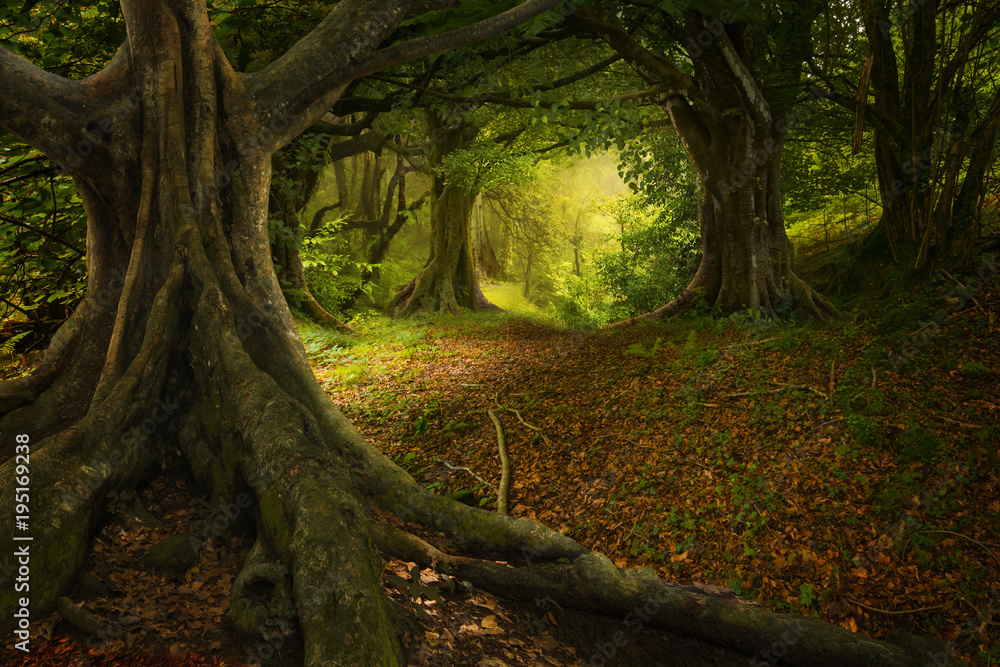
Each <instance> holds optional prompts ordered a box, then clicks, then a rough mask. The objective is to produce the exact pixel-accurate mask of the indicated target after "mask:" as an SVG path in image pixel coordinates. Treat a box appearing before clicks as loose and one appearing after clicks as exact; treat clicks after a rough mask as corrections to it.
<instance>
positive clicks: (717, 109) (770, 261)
mask: <svg viewBox="0 0 1000 667" xmlns="http://www.w3.org/2000/svg"><path fill="white" fill-rule="evenodd" d="M807 4H812V3H807ZM577 16H578V18H577V19H576V23H575V25H576V26H577V27H578V28H579V29H582V30H585V31H587V32H591V33H596V34H598V35H599V36H600V37H601V38H602V39H604V40H605V41H606V42H607V43H608V44H609V45H610V46H611V47H612V48H614V49H615V50H617V51H618V52H619V53H620V54H621V55H622V56H623V57H624V58H625V59H626V61H627V62H629V63H630V64H631V66H632V67H633V69H635V71H636V72H637V73H638V74H639V75H640V76H641V77H643V79H644V80H646V82H647V83H649V84H650V85H656V84H660V85H663V86H664V87H665V88H666V89H667V92H664V93H661V94H660V95H659V98H658V101H659V103H660V104H661V105H662V106H663V108H664V110H665V111H666V112H667V113H668V114H669V116H670V120H671V122H672V124H673V126H674V129H676V131H677V133H678V135H679V136H680V138H681V140H682V142H683V143H684V146H685V148H686V149H687V152H688V155H689V156H690V158H691V160H692V162H693V163H694V165H695V168H696V169H697V172H698V175H699V178H700V180H701V183H702V187H703V188H704V195H703V197H702V209H701V231H702V259H701V264H700V266H699V268H698V271H697V272H696V273H695V276H694V278H693V279H692V280H691V283H690V284H689V285H688V286H687V287H686V288H685V289H684V290H683V291H682V292H681V294H680V295H679V296H678V297H677V298H676V299H674V300H673V301H671V302H670V303H668V304H666V305H665V306H663V307H661V308H659V309H657V310H654V311H652V312H650V313H647V314H645V315H641V316H639V317H637V318H632V319H631V320H627V321H626V322H623V323H621V324H628V323H631V322H633V321H635V320H639V319H646V318H659V317H669V316H672V315H676V314H679V313H681V312H683V311H685V310H687V309H688V308H690V307H691V306H692V305H693V303H694V301H695V300H696V299H697V298H703V299H705V300H706V301H708V303H709V304H710V305H712V306H713V307H718V308H719V309H721V310H722V311H723V312H727V313H728V312H734V311H738V310H741V309H745V308H762V309H763V310H765V311H766V312H768V313H770V314H778V315H781V314H788V313H789V312H791V311H792V310H794V311H797V312H799V313H802V314H804V315H806V316H809V317H814V318H818V319H827V318H829V317H831V316H832V315H834V314H835V313H836V309H835V308H834V307H833V305H832V304H830V302H829V301H827V300H826V299H825V298H824V297H823V296H822V295H820V294H819V293H817V292H816V291H815V290H813V289H812V288H811V287H810V286H809V285H807V284H806V283H805V282H803V281H802V280H801V279H800V278H799V277H798V276H797V275H796V273H795V266H794V250H793V247H792V244H791V242H790V241H789V240H788V236H787V234H786V233H785V224H784V217H783V215H782V210H781V180H780V162H781V151H782V146H783V144H784V141H785V132H786V130H787V125H788V112H789V107H788V105H783V104H780V103H774V104H772V101H770V100H768V99H767V98H766V96H765V92H764V91H765V90H766V88H765V86H763V85H762V82H761V81H760V80H759V79H758V78H756V77H755V75H754V74H753V72H754V69H755V66H756V65H757V63H756V62H755V60H754V58H753V54H752V53H751V52H750V51H749V48H750V47H749V40H744V39H743V35H742V29H741V26H739V25H738V24H737V25H733V24H728V25H727V24H723V23H722V22H721V21H718V20H715V21H709V20H708V19H707V18H706V17H705V16H703V15H702V14H700V13H699V12H697V11H694V10H689V11H687V12H685V14H684V22H683V25H682V26H679V27H678V30H679V32H680V36H679V37H678V39H679V41H680V42H681V44H682V45H686V48H688V49H689V50H690V51H691V53H690V56H691V60H692V63H693V65H694V77H691V76H688V75H686V74H684V73H682V72H680V71H679V70H678V69H677V68H676V67H674V66H673V65H672V64H671V63H669V62H667V61H666V60H665V59H664V58H663V57H662V56H660V55H659V54H658V53H655V52H653V51H649V50H647V49H646V48H644V47H643V46H642V45H641V44H639V43H638V42H637V41H636V40H635V39H634V38H633V37H632V36H631V35H629V34H628V32H627V31H626V30H625V29H624V28H622V26H621V25H619V24H618V23H616V22H615V19H613V18H612V19H602V18H600V17H598V15H597V14H596V13H594V12H591V11H589V10H587V11H583V12H578V14H577ZM788 22H789V24H790V25H788V26H787V27H785V28H784V31H785V36H786V37H787V38H788V39H789V40H795V39H797V40H799V48H800V49H801V48H803V47H802V46H801V39H802V34H803V31H804V36H805V40H806V43H808V26H809V23H810V22H811V19H810V18H809V16H808V14H807V13H806V12H804V11H802V12H799V14H797V15H794V16H793V17H791V18H790V19H789V21H788ZM796 22H797V23H796ZM796 31H797V32H796ZM706 37H708V38H709V39H705V38H706ZM778 37H779V38H780V37H781V35H780V34H779V35H778ZM706 42H707V44H706ZM790 48H791V47H790ZM797 55H798V53H797V51H795V50H794V49H792V54H791V55H790V56H789V58H790V59H794V58H795V57H796V56H797ZM800 66H801V65H800V64H799V65H797V66H796V67H800ZM793 74H794V77H795V78H797V77H798V70H797V69H795V71H794V72H793ZM734 110H735V111H738V113H734Z"/></svg>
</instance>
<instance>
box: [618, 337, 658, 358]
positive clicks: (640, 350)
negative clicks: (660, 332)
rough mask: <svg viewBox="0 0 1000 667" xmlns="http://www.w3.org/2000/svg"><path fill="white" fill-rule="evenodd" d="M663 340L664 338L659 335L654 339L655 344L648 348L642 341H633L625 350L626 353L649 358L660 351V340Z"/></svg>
mask: <svg viewBox="0 0 1000 667" xmlns="http://www.w3.org/2000/svg"><path fill="white" fill-rule="evenodd" d="M662 340H663V339H662V338H659V337H657V339H656V340H655V341H653V346H652V347H651V348H649V349H648V350H647V349H646V348H645V347H643V345H642V343H632V344H631V345H629V346H628V348H627V349H626V350H625V354H631V355H634V356H637V357H642V358H644V359H649V358H650V357H652V356H654V355H655V354H656V353H657V352H658V351H659V349H660V342H661V341H662Z"/></svg>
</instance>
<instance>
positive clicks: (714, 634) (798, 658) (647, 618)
mask: <svg viewBox="0 0 1000 667" xmlns="http://www.w3.org/2000/svg"><path fill="white" fill-rule="evenodd" d="M373 533H374V535H375V537H376V540H377V542H378V544H379V548H380V549H382V550H383V551H385V552H387V553H390V554H393V555H394V556H397V557H399V558H402V559H403V560H408V561H413V562H416V563H419V564H420V565H422V566H425V567H436V568H437V569H438V570H440V571H442V572H445V573H447V574H449V575H451V576H454V577H458V578H460V579H463V580H466V581H470V582H472V583H473V584H474V585H475V586H478V587H480V588H483V589H484V590H487V591H490V592H491V593H494V594H497V595H506V596H511V597H515V598H529V599H533V598H536V597H546V596H547V597H550V598H552V599H553V600H555V601H556V602H558V603H559V604H560V605H562V606H564V607H570V608H574V609H582V610H586V611H591V612H596V613H601V614H606V615H611V616H617V617H619V618H623V619H624V622H625V627H626V628H629V629H631V628H642V627H645V626H647V625H651V626H655V627H660V628H664V629H667V630H670V631H671V632H674V633H677V634H682V635H685V636H692V637H696V638H698V639H701V640H704V641H706V642H709V643H712V644H715V645H717V646H722V647H725V648H727V649H730V650H733V651H736V652H739V653H742V654H743V655H746V656H748V657H750V656H753V657H754V658H755V659H757V660H760V661H764V662H768V663H773V662H775V661H777V660H780V663H781V664H787V665H802V666H803V667H826V666H829V667H843V666H844V665H851V666H852V667H865V666H870V667H893V666H896V665H898V666H900V667H902V666H904V665H906V666H909V665H913V666H918V665H925V664H929V663H932V664H943V663H942V662H940V661H941V660H944V661H945V662H947V655H948V653H947V650H946V645H945V643H944V642H943V641H940V640H930V639H920V638H915V637H912V636H906V637H900V638H898V639H897V638H894V639H893V641H891V642H884V641H878V640H874V639H870V638H868V637H864V636H862V635H858V634H855V633H852V632H850V631H848V630H845V629H843V628H840V627H838V626H836V625H832V624H830V623H825V622H823V621H819V620H816V619H812V618H806V617H802V616H794V615H791V614H776V613H773V612H770V611H767V610H765V609H763V608H761V607H756V606H751V605H747V604H745V603H742V602H740V601H736V600H726V599H721V598H715V597H710V596H707V595H701V594H698V593H692V592H688V591H684V590H678V589H677V588H673V587H670V586H668V585H667V584H665V583H664V582H663V581H661V580H660V579H659V578H658V577H656V575H654V574H653V573H652V571H651V570H649V569H643V570H623V569H619V568H617V567H615V566H614V564H613V563H612V562H611V561H610V560H608V559H607V558H606V557H605V556H602V555H600V554H596V553H593V552H590V553H587V554H585V555H583V556H580V557H579V558H577V559H576V560H575V561H574V562H573V563H572V564H566V565H563V564H558V563H546V564H542V565H529V566H525V567H520V568H511V567H508V566H503V565H499V564H497V563H493V562H489V561H480V560H474V559H470V558H462V557H457V556H451V555H448V554H444V553H442V552H441V551H439V550H437V549H435V548H434V547H433V546H431V545H429V544H427V543H426V542H424V541H423V540H421V539H420V538H417V537H415V536H413V535H410V534H409V533H406V532H404V531H401V530H399V529H397V528H392V527H390V526H385V525H378V526H376V527H375V528H373ZM935 660H937V661H938V662H934V661H935Z"/></svg>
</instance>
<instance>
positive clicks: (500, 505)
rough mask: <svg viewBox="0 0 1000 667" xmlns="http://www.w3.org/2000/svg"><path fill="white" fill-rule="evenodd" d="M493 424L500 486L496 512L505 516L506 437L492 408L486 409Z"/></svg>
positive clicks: (507, 479) (506, 482)
mask: <svg viewBox="0 0 1000 667" xmlns="http://www.w3.org/2000/svg"><path fill="white" fill-rule="evenodd" d="M486 414H487V415H489V417H490V420H491V421H492V422H493V426H495V427H496V429H497V448H499V450H500V488H499V489H498V490H497V513H499V514H501V515H503V516H507V495H508V493H509V492H510V457H509V456H508V455H507V438H506V436H504V434H503V424H502V423H501V422H500V418H499V417H497V416H496V413H495V412H493V411H492V410H487V411H486Z"/></svg>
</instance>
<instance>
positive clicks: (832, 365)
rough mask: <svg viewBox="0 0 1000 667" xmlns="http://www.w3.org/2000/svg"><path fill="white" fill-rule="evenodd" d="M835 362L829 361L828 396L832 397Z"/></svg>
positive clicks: (834, 360) (833, 360)
mask: <svg viewBox="0 0 1000 667" xmlns="http://www.w3.org/2000/svg"><path fill="white" fill-rule="evenodd" d="M836 365H837V360H836V359H831V360H830V395H831V396H833V370H834V368H836Z"/></svg>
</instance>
